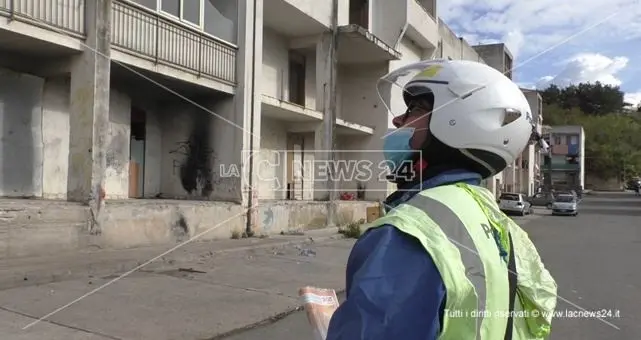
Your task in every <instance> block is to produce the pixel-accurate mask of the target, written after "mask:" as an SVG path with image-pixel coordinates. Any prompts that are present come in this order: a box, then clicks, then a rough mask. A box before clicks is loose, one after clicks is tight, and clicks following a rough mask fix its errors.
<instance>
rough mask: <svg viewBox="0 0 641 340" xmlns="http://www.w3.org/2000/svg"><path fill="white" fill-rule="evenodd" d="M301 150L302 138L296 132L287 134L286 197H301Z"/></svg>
mask: <svg viewBox="0 0 641 340" xmlns="http://www.w3.org/2000/svg"><path fill="white" fill-rule="evenodd" d="M303 150H305V144H304V138H303V137H302V136H301V135H298V134H290V135H288V136H287V199H288V200H302V199H303V191H304V190H303V185H304V181H303V177H304V173H303V171H304V169H303V161H304V159H303Z"/></svg>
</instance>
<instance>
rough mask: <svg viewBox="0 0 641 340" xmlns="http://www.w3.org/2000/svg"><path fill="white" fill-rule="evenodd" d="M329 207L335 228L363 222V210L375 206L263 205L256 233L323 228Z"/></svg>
mask: <svg viewBox="0 0 641 340" xmlns="http://www.w3.org/2000/svg"><path fill="white" fill-rule="evenodd" d="M329 204H333V205H335V208H336V212H337V213H336V224H337V225H346V224H349V223H351V222H356V221H358V220H360V219H365V220H367V208H368V207H374V206H378V203H374V202H359V201H351V202H347V201H336V202H333V203H327V202H301V201H280V202H263V203H261V205H260V207H259V208H258V220H259V231H260V232H261V233H264V234H278V233H280V232H288V231H304V230H310V229H319V228H325V227H327V216H328V206H329Z"/></svg>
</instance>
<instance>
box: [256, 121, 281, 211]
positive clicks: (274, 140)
mask: <svg viewBox="0 0 641 340" xmlns="http://www.w3.org/2000/svg"><path fill="white" fill-rule="evenodd" d="M261 130H262V134H261V141H260V148H261V151H260V162H259V164H260V165H259V167H258V192H259V196H258V199H285V198H286V197H287V192H286V189H287V156H288V155H287V153H286V150H287V127H286V124H285V123H283V122H282V121H278V120H275V119H270V118H267V117H262V119H261Z"/></svg>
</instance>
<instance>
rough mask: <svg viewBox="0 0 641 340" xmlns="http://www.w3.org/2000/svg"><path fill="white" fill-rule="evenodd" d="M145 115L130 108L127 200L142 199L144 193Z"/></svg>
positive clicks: (143, 112)
mask: <svg viewBox="0 0 641 340" xmlns="http://www.w3.org/2000/svg"><path fill="white" fill-rule="evenodd" d="M146 126H147V115H146V113H145V111H143V110H141V109H139V108H137V107H132V108H131V140H130V143H129V198H142V197H143V196H144V192H145V148H146V130H147V129H146Z"/></svg>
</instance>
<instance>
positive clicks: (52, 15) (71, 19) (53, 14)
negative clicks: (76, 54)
mask: <svg viewBox="0 0 641 340" xmlns="http://www.w3.org/2000/svg"><path fill="white" fill-rule="evenodd" d="M0 15H1V16H5V17H9V18H10V19H11V20H16V21H23V22H28V23H30V24H32V25H35V26H39V27H42V28H45V29H50V28H51V27H55V28H58V29H61V30H64V31H66V32H67V33H71V34H72V35H75V36H78V37H83V36H84V35H85V0H0Z"/></svg>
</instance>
